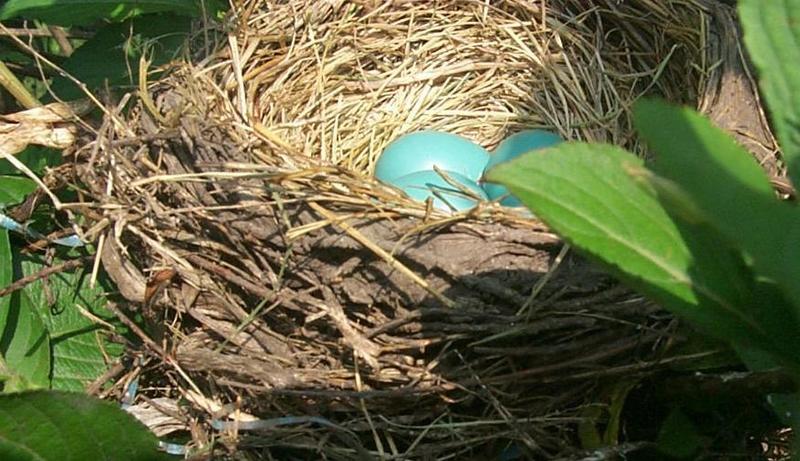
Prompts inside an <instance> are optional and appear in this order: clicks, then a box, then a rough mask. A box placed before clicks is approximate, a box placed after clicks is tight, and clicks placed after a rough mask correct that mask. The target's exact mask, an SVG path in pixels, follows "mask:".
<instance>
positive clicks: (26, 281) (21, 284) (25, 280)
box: [0, 256, 94, 298]
mask: <svg viewBox="0 0 800 461" xmlns="http://www.w3.org/2000/svg"><path fill="white" fill-rule="evenodd" d="M93 259H94V256H82V257H80V258H78V259H72V260H69V261H67V262H65V263H63V264H59V265H58V266H51V267H47V268H44V269H42V270H40V271H39V272H37V273H35V274H31V275H27V276H25V277H22V278H20V279H19V280H16V281H15V282H13V283H11V284H10V285H8V286H7V287H5V288H3V289H1V290H0V298H2V297H3V296H6V295H9V294H11V293H13V292H15V291H17V290H21V289H23V288H25V287H26V286H28V285H30V284H31V283H33V282H36V281H38V280H42V279H45V278H47V277H49V276H51V275H53V274H58V273H61V272H67V271H70V270H72V269H75V268H78V267H81V266H83V265H84V264H86V263H88V262H90V261H92V260H93Z"/></svg>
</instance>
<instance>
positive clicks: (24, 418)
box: [0, 391, 171, 461]
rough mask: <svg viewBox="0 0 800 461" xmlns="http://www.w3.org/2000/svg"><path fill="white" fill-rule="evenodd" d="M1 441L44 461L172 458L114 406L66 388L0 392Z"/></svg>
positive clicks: (148, 433) (141, 428)
mask: <svg viewBox="0 0 800 461" xmlns="http://www.w3.org/2000/svg"><path fill="white" fill-rule="evenodd" d="M0 440H3V441H5V442H7V443H13V444H14V445H16V447H20V448H22V449H25V450H27V451H28V452H30V453H33V454H35V456H36V458H31V459H42V460H47V461H49V460H53V461H56V460H58V461H61V460H65V461H73V460H74V461H79V460H80V461H83V460H112V459H126V460H141V461H146V460H147V461H149V460H162V459H163V460H168V459H171V458H169V457H168V456H167V455H166V454H164V453H160V452H158V450H157V447H158V439H156V437H155V436H154V435H153V434H152V433H150V431H148V430H147V428H146V427H145V426H144V425H143V424H141V423H140V422H139V421H137V420H136V419H135V418H134V417H133V416H131V415H129V414H128V413H126V412H124V411H123V410H121V409H120V408H119V407H118V406H116V405H114V404H112V403H109V402H104V401H101V400H98V399H95V398H93V397H89V396H87V395H83V394H78V393H70V392H60V391H34V392H24V393H15V394H8V395H2V396H0ZM0 452H2V448H0Z"/></svg>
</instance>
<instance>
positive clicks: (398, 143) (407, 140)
mask: <svg viewBox="0 0 800 461" xmlns="http://www.w3.org/2000/svg"><path fill="white" fill-rule="evenodd" d="M488 161H489V153H488V152H487V151H486V149H484V148H483V147H481V146H479V145H477V144H475V143H474V142H472V141H470V140H469V139H467V138H464V137H462V136H458V135H455V134H450V133H442V132H439V131H418V132H415V133H410V134H407V135H404V136H401V137H399V138H397V139H396V140H394V141H392V143H391V144H389V145H388V146H387V147H386V149H385V150H384V151H383V153H382V154H381V156H380V158H378V162H377V164H376V165H375V177H376V178H378V179H380V180H381V181H384V182H391V181H392V180H394V179H397V178H400V177H402V176H406V175H409V174H411V173H414V172H417V171H423V170H425V171H430V172H433V167H434V166H437V167H438V168H440V169H442V170H447V171H452V172H454V173H458V174H460V175H461V176H464V177H465V178H468V179H470V180H471V181H473V182H477V181H478V180H479V179H480V177H481V175H482V174H483V170H484V169H485V168H486V163H487V162H488Z"/></svg>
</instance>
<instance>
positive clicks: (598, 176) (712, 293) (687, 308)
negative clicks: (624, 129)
mask: <svg viewBox="0 0 800 461" xmlns="http://www.w3.org/2000/svg"><path fill="white" fill-rule="evenodd" d="M640 175H641V176H646V175H647V171H646V170H645V169H644V166H643V163H642V161H641V160H640V159H638V158H636V156H634V155H633V154H630V153H628V152H625V151H624V150H622V149H619V148H617V147H613V146H608V145H590V144H565V145H562V146H559V147H556V148H552V149H548V150H544V151H540V152H536V153H530V154H527V155H525V156H522V157H520V158H518V159H516V160H514V161H511V162H508V163H505V164H502V165H500V166H498V167H497V168H495V169H493V170H491V171H490V172H489V180H491V181H493V182H499V183H502V184H503V185H506V186H507V187H508V188H509V189H510V190H511V192H512V193H513V194H514V195H515V196H517V197H519V198H520V199H521V200H522V201H523V203H525V205H526V206H528V207H529V208H530V209H531V210H533V211H534V213H536V214H537V215H538V216H540V217H541V218H542V219H543V220H544V221H545V222H547V224H548V225H549V226H551V228H552V229H553V230H555V231H556V232H558V233H559V234H560V235H562V236H564V237H565V238H566V239H567V240H568V241H570V242H571V243H572V244H573V245H575V246H576V247H577V248H579V249H581V250H583V251H584V252H585V253H588V254H589V255H591V256H593V257H594V258H595V259H597V260H599V261H601V262H602V263H604V264H605V266H606V267H607V268H609V269H610V270H612V271H613V272H614V273H616V274H617V275H618V276H619V277H620V278H621V279H623V280H624V281H626V282H627V283H628V284H629V285H631V286H632V287H634V288H637V289H638V290H640V291H641V292H642V293H644V294H646V295H648V296H650V297H651V298H652V299H654V300H656V301H658V302H660V304H661V305H663V306H664V307H665V308H667V309H670V310H672V311H673V312H675V313H677V314H679V315H682V316H684V317H686V318H688V319H689V320H691V321H693V322H694V323H695V324H696V325H699V326H700V327H701V328H703V329H704V330H705V331H707V332H708V333H711V334H713V335H715V336H716V337H718V338H721V339H725V340H727V341H734V342H746V343H750V344H757V345H758V347H762V348H765V349H768V350H775V349H776V348H777V349H781V348H782V345H781V344H775V343H774V342H773V341H772V340H771V339H770V337H769V334H768V333H767V331H765V330H764V328H763V327H762V325H760V324H759V323H758V322H757V321H756V320H755V319H754V318H753V317H751V316H750V315H749V314H748V313H747V312H744V311H743V310H742V306H746V305H748V303H749V301H750V296H751V294H752V288H753V287H752V284H753V280H752V277H751V275H750V274H749V272H748V270H747V268H746V267H745V265H744V263H743V261H742V260H741V258H740V257H739V256H738V255H737V253H735V252H733V251H731V250H730V248H729V247H728V246H726V245H725V244H724V242H721V241H720V240H722V239H721V238H720V236H719V235H718V234H717V233H716V232H714V231H713V230H712V229H709V228H708V227H706V226H705V225H704V224H702V223H699V224H689V223H687V222H676V220H675V218H674V217H671V216H670V215H668V213H667V212H666V210H665V209H664V207H663V206H662V205H661V204H660V203H659V201H658V199H657V198H656V197H655V195H654V194H653V193H652V192H649V191H645V190H644V188H643V187H642V185H641V180H640V179H637V176H640Z"/></svg>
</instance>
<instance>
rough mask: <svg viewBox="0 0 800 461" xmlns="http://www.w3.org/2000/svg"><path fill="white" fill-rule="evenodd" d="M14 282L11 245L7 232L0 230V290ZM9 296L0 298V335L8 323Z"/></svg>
mask: <svg viewBox="0 0 800 461" xmlns="http://www.w3.org/2000/svg"><path fill="white" fill-rule="evenodd" d="M12 280H14V267H13V266H12V265H11V243H10V242H9V241H8V231H7V230H5V229H3V228H0V288H5V287H7V286H8V285H9V284H11V281H12ZM10 303H11V296H3V297H2V298H0V335H2V333H3V330H4V329H5V325H6V322H7V321H8V306H9V304H10Z"/></svg>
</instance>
